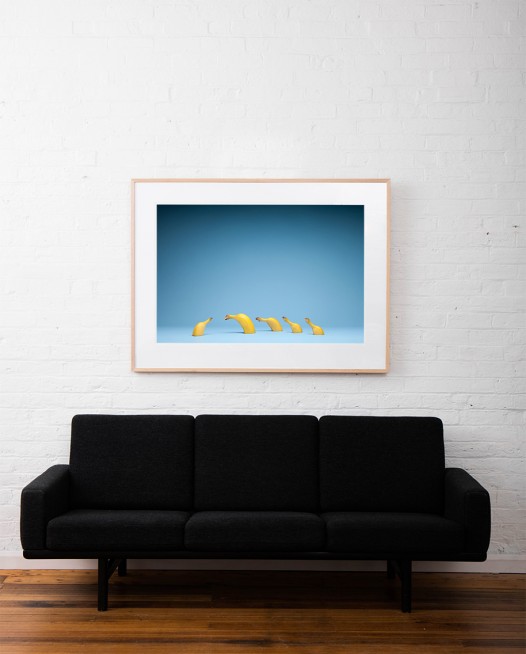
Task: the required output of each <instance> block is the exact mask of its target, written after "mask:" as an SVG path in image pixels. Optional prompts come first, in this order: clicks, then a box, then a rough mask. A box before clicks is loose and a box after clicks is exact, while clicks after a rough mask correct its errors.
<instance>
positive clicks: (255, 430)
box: [21, 415, 490, 612]
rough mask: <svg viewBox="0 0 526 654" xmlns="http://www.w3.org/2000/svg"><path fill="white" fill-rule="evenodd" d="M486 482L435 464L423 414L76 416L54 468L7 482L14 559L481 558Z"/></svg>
mask: <svg viewBox="0 0 526 654" xmlns="http://www.w3.org/2000/svg"><path fill="white" fill-rule="evenodd" d="M489 537H490V500H489V496H488V493H487V491H486V490H485V489H484V488H483V487H482V486H481V485H480V484H479V483H478V482H477V481H475V479H473V478H472V477H471V476H470V475H469V474H468V473H467V472H466V471H464V470H462V469H459V468H449V469H447V468H445V460H444V440H443V429H442V422H441V421H440V420H439V419H437V418H413V417H407V418H405V417H350V416H349V417H343V416H324V417H323V418H320V419H319V420H318V419H317V418H315V417H313V416H265V415H260V416H252V415H250V416H249V415H236V416H233V415H202V416H198V417H197V418H195V419H194V418H193V417H191V416H175V415H170V416H169V415H147V416H145V415H141V416H115V415H78V416H75V417H74V418H73V422H72V435H71V453H70V462H69V465H55V466H52V467H51V468H49V469H48V470H47V471H46V472H44V473H43V474H42V475H40V476H39V477H37V478H36V479H35V480H34V481H32V482H31V483H30V484H29V485H27V486H26V487H25V488H24V489H23V491H22V506H21V540H22V546H23V549H24V556H25V557H26V558H28V559H39V558H48V559H49V558H51V559H52V558H59V559H65V558H72V559H74V558H79V559H80V558H82V559H84V558H95V559H98V571H99V573H98V574H99V576H98V582H99V594H98V608H99V610H101V611H104V610H106V609H107V605H108V580H109V578H110V577H111V575H112V573H113V572H114V571H115V569H118V571H119V574H125V573H126V560H127V559H130V558H131V559H153V558H161V559H168V558H179V559H241V558H243V559H296V560H298V559H300V560H308V559H311V560H386V561H387V572H388V575H389V576H394V574H395V573H398V575H399V576H400V579H401V587H402V593H401V596H402V600H401V608H402V611H404V612H407V611H410V610H411V567H412V561H415V560H426V561H430V560H433V561H435V560H438V561H484V560H485V559H486V552H487V549H488V545H489Z"/></svg>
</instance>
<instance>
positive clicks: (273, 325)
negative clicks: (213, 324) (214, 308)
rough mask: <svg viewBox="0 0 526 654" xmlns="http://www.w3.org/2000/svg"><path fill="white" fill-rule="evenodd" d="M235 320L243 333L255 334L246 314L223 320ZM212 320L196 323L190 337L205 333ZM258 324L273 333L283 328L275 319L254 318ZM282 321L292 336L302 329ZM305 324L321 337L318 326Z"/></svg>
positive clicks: (295, 324)
mask: <svg viewBox="0 0 526 654" xmlns="http://www.w3.org/2000/svg"><path fill="white" fill-rule="evenodd" d="M230 319H232V320H237V322H238V323H239V324H240V325H241V327H243V331H244V332H245V334H255V333H256V328H255V326H254V323H253V322H252V320H251V319H250V318H249V317H248V316H247V314H246V313H235V314H232V313H227V314H226V316H225V320H230ZM211 320H212V318H208V319H207V320H203V321H202V322H198V323H197V325H196V326H195V327H194V331H193V332H192V336H202V335H203V334H204V333H205V329H206V326H207V325H208V323H209V322H210V321H211ZM256 320H258V321H259V322H265V323H267V325H268V326H269V327H270V329H271V330H272V331H273V332H282V331H283V327H282V326H281V323H280V322H279V320H278V319H277V318H260V317H259V316H258V317H257V318H256ZM283 320H284V321H285V322H286V323H288V324H289V325H290V328H291V330H292V333H293V334H301V332H302V331H303V329H302V328H301V325H299V324H298V323H297V322H292V321H291V320H289V319H288V318H287V317H285V316H283ZM305 322H306V323H307V324H308V325H309V326H310V327H311V329H312V333H313V334H314V336H323V335H324V333H325V332H324V331H323V329H322V328H321V327H319V326H318V325H315V324H314V323H313V322H312V321H311V319H310V318H305Z"/></svg>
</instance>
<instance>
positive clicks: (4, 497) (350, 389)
mask: <svg viewBox="0 0 526 654" xmlns="http://www.w3.org/2000/svg"><path fill="white" fill-rule="evenodd" d="M525 10H526V5H525V4H524V3H523V2H521V1H520V0H502V1H501V0H499V1H498V2H496V1H495V0H477V1H476V2H475V1H474V0H473V1H472V0H445V1H444V0H402V1H401V2H393V1H392V0H266V1H265V2H254V1H251V0H226V1H224V2H217V0H173V1H172V0H170V1H168V0H76V2H68V1H67V0H48V1H47V2H42V1H41V0H17V1H16V2H9V1H7V0H0V62H1V63H0V297H1V310H0V366H1V370H0V382H1V388H0V448H1V457H0V550H3V551H4V552H5V553H11V554H17V553H20V543H19V535H18V520H19V499H20V491H21V489H22V487H23V486H24V485H25V484H26V483H27V482H28V481H29V480H30V479H32V478H33V477H34V476H36V475H37V474H38V473H40V472H42V471H43V470H44V469H45V468H47V467H48V466H49V465H51V464H53V463H57V462H65V461H66V460H67V458H68V444H69V424H70V420H71V417H72V415H73V414H75V413H78V412H94V413H97V412H111V413H133V412H140V413H149V412H155V413H174V412H182V413H189V414H194V415H195V414H199V413H202V412H207V413H213V412H218V413H225V412H261V413H264V412H271V413H310V414H315V415H322V414H325V413H336V414H366V415H419V416H425V415H435V416H439V417H440V418H442V419H443V421H444V424H445V437H446V451H447V459H448V461H447V463H448V465H453V466H461V467H465V468H466V469H467V470H469V471H470V472H471V473H473V474H474V475H475V476H476V477H477V478H478V479H479V480H480V481H481V482H482V483H483V484H484V485H485V486H486V487H487V488H488V489H489V491H490V493H491V498H492V504H493V535H492V542H491V554H492V555H495V556H499V555H502V556H508V557H511V559H514V558H515V559H516V560H519V559H524V555H525V554H526V543H525V542H524V537H525V525H524V514H523V513H522V512H521V503H522V506H524V471H525V468H524V459H525V451H524V450H525V439H524V432H525V424H524V423H525V409H526V406H525V405H526V401H525V390H526V388H525V364H524V358H525V357H524V348H525V341H526V338H525V333H526V324H525V318H524V316H525V314H524V309H525V299H526V297H525V294H526V251H525V250H526V238H525V237H524V228H525V222H524V213H525V207H526V182H525V177H526V175H525V166H524V164H525V161H526V158H525V155H524V144H525V130H524V119H525V117H526V111H525V107H524V99H525V96H526V93H525V73H524V57H525V41H524V34H525ZM132 177H145V178H148V177H164V178H166V177H196V178H200V177H322V178H331V177H348V178H353V177H373V178H374V177H390V178H391V179H392V184H393V199H392V253H391V256H392V262H391V343H392V362H391V363H392V365H391V370H390V372H389V373H388V374H387V375H378V376H375V375H275V376H272V375H261V374H250V375H239V374H231V375H226V374H193V375H189V374H136V373H132V372H131V370H130V300H131V298H130V179H131V178H132Z"/></svg>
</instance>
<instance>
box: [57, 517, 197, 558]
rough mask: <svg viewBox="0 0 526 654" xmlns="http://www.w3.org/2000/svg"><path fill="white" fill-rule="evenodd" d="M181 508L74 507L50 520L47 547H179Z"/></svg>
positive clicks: (180, 544)
mask: <svg viewBox="0 0 526 654" xmlns="http://www.w3.org/2000/svg"><path fill="white" fill-rule="evenodd" d="M189 516H190V514H189V513H186V512H185V511H142V510H141V511H133V510H121V511H115V510H107V509H76V510H73V511H68V513H64V514H63V515H60V516H58V517H57V518H53V520H50V521H49V523H48V526H47V547H48V549H50V550H77V551H86V550H141V551H154V552H155V551H158V550H180V549H183V547H184V525H185V523H186V521H187V520H188V517H189Z"/></svg>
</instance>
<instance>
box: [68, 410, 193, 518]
mask: <svg viewBox="0 0 526 654" xmlns="http://www.w3.org/2000/svg"><path fill="white" fill-rule="evenodd" d="M193 431H194V418H193V417H192V416H157V415H148V416H114V415H78V416H75V417H74V418H73V422H72V429H71V432H72V433H71V452H70V473H71V490H72V494H71V503H72V506H73V507H75V508H91V509H173V510H185V509H191V508H192V502H193V465H194V461H193Z"/></svg>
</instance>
